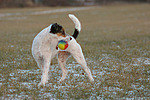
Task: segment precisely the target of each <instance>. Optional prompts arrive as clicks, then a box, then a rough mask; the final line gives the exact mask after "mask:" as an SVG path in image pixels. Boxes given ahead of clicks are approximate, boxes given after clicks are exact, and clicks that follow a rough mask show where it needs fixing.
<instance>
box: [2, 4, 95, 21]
mask: <svg viewBox="0 0 150 100" xmlns="http://www.w3.org/2000/svg"><path fill="white" fill-rule="evenodd" d="M92 8H94V7H74V8H63V9H54V10H46V11H34V12H17V13H1V14H0V17H7V16H19V15H41V14H51V13H57V12H68V11H78V10H88V9H92ZM12 19H26V17H12V18H10V20H12Z"/></svg>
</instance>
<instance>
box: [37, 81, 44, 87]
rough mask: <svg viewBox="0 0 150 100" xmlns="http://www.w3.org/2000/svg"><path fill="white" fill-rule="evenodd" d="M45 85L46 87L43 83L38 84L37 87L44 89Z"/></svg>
mask: <svg viewBox="0 0 150 100" xmlns="http://www.w3.org/2000/svg"><path fill="white" fill-rule="evenodd" d="M45 85H46V83H45V82H40V83H39V84H38V87H42V86H43V87H45Z"/></svg>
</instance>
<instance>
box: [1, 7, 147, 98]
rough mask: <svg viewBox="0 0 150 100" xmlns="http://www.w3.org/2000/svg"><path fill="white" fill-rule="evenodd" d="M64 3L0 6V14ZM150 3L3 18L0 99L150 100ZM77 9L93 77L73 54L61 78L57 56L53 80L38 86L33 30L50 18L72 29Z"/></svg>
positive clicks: (43, 25) (39, 75)
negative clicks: (12, 6)
mask: <svg viewBox="0 0 150 100" xmlns="http://www.w3.org/2000/svg"><path fill="white" fill-rule="evenodd" d="M51 9H52V10H53V9H60V8H22V9H18V8H13V9H0V13H2V14H4V13H21V12H25V13H26V12H27V13H28V12H34V11H44V10H51ZM149 10H150V5H149V4H133V5H130V4H128V5H127V4H125V5H114V6H113V5H111V6H101V7H93V8H91V9H88V10H80V11H73V12H71V11H69V12H60V13H51V14H43V15H29V14H25V15H11V16H5V17H0V62H1V63H0V98H1V99H35V100H36V99H52V98H55V99H70V98H71V99H128V98H130V99H131V98H132V99H147V100H148V99H150V98H149V97H150V94H149V86H150V83H149V78H150V77H149V76H150V28H149V26H150V12H149ZM69 13H73V14H75V15H76V16H78V18H79V19H80V21H81V23H82V32H81V34H80V35H79V37H78V39H77V40H78V42H79V43H80V44H81V46H82V48H83V52H84V55H85V58H86V61H87V63H88V66H89V68H90V69H91V71H92V74H93V77H94V79H95V82H94V83H93V84H92V83H90V82H89V80H88V78H87V75H86V74H83V73H84V71H83V70H82V68H81V67H80V65H78V64H77V63H76V62H75V61H74V59H72V58H71V59H69V61H68V64H67V65H66V67H67V69H68V71H69V73H68V76H67V79H66V80H65V81H64V82H63V83H58V82H57V81H58V80H59V79H60V78H61V69H60V68H59V66H58V64H57V61H56V59H54V60H53V65H51V67H50V72H49V77H50V78H49V83H48V84H47V85H46V87H43V88H38V87H37V84H38V83H39V82H40V77H41V73H40V69H39V68H38V67H37V65H36V62H35V61H34V59H33V57H32V54H31V45H32V40H33V38H34V37H35V35H36V34H37V33H38V32H39V31H41V30H42V29H43V28H45V27H46V26H48V25H49V24H51V23H54V22H57V23H60V24H61V25H63V26H64V28H65V29H66V31H67V32H68V33H69V34H72V33H73V29H74V24H73V23H72V22H71V21H70V19H69V18H68V17H67V14H69Z"/></svg>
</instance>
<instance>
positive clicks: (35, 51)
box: [32, 14, 94, 86]
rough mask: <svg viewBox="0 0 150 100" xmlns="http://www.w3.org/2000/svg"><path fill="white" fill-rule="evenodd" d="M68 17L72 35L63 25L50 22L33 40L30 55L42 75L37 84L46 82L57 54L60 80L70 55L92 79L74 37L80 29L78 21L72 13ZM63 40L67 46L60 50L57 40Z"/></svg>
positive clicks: (63, 75)
mask: <svg viewBox="0 0 150 100" xmlns="http://www.w3.org/2000/svg"><path fill="white" fill-rule="evenodd" d="M69 17H70V19H71V20H72V21H73V22H74V24H75V31H74V34H73V35H72V36H70V35H67V34H66V33H65V31H64V29H63V27H62V26H61V25H59V24H57V23H54V24H51V25H50V26H48V27H47V28H45V29H43V30H42V31H41V32H40V33H39V34H38V35H37V36H36V37H35V38H34V40H33V44H32V55H33V57H34V59H35V61H36V62H37V64H38V67H40V68H41V72H42V77H41V82H40V83H39V85H44V86H45V84H46V83H47V82H48V72H49V67H50V63H51V60H52V59H53V58H54V57H55V55H56V54H58V62H59V65H60V67H61V69H62V72H63V73H62V78H61V79H60V82H62V81H63V80H64V79H65V77H66V75H67V69H66V68H65V64H66V61H67V59H68V57H69V56H70V55H72V56H73V57H74V58H75V59H76V61H77V62H78V63H79V64H80V65H81V66H82V67H83V69H84V70H85V72H86V73H87V75H88V77H89V79H90V81H91V82H93V81H94V79H93V77H92V74H91V71H90V69H89V68H88V67H87V64H86V61H85V58H84V56H83V53H82V49H81V47H80V45H79V44H78V43H77V42H76V40H75V39H76V38H77V36H78V34H79V32H80V31H81V24H80V21H79V20H78V19H77V18H76V17H75V16H74V15H72V14H69ZM60 40H65V41H67V42H68V45H69V46H68V48H67V49H65V50H60V49H59V48H58V46H57V45H58V41H60Z"/></svg>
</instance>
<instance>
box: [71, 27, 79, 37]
mask: <svg viewBox="0 0 150 100" xmlns="http://www.w3.org/2000/svg"><path fill="white" fill-rule="evenodd" d="M78 35H79V31H78V30H77V29H75V30H74V34H73V35H72V36H73V37H74V38H75V39H76V38H77V37H78Z"/></svg>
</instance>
